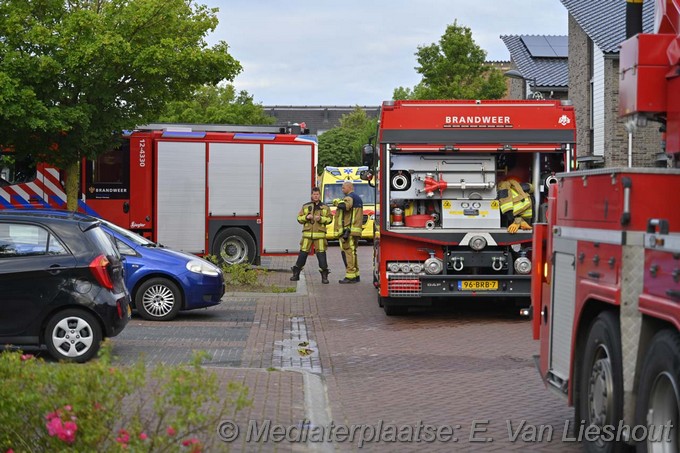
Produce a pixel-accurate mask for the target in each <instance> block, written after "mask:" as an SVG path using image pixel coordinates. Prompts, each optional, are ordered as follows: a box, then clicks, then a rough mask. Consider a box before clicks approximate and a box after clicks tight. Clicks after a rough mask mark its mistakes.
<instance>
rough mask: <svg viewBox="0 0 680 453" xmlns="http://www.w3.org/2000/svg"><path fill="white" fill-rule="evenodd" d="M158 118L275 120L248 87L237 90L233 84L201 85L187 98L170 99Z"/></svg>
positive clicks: (180, 120)
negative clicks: (247, 89) (256, 102)
mask: <svg viewBox="0 0 680 453" xmlns="http://www.w3.org/2000/svg"><path fill="white" fill-rule="evenodd" d="M158 121H161V122H165V123H204V124H248V125H251V124H274V122H275V121H276V119H275V118H274V117H272V116H270V115H267V114H266V113H265V112H264V110H263V108H262V105H260V104H255V103H254V102H253V97H252V96H251V95H249V94H248V92H247V91H239V92H238V93H237V92H236V89H235V88H234V86H233V85H232V84H227V85H224V86H210V85H204V86H202V87H200V88H198V89H197V90H196V91H195V92H194V95H193V96H192V97H191V98H190V99H185V100H178V101H172V102H169V103H168V104H167V105H166V107H165V110H164V112H163V113H162V114H161V115H160V116H159V117H158Z"/></svg>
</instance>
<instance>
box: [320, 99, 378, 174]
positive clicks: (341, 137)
mask: <svg viewBox="0 0 680 453" xmlns="http://www.w3.org/2000/svg"><path fill="white" fill-rule="evenodd" d="M377 124H378V119H377V118H369V117H368V116H367V115H366V112H365V111H364V110H362V109H361V108H360V107H356V108H355V109H354V110H353V111H352V112H351V113H348V114H346V115H343V116H342V118H340V125H339V126H337V127H334V128H333V129H330V130H329V131H327V132H324V133H323V134H321V135H320V136H319V167H318V168H319V170H322V169H323V168H324V167H326V166H328V165H331V166H336V167H353V166H358V165H361V147H362V146H363V145H365V144H366V143H368V141H369V139H370V138H371V137H372V136H374V135H375V133H376V128H377Z"/></svg>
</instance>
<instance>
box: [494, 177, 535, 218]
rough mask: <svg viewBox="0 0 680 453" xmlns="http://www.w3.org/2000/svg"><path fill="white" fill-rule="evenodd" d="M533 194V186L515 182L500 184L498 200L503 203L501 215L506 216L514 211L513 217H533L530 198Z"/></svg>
mask: <svg viewBox="0 0 680 453" xmlns="http://www.w3.org/2000/svg"><path fill="white" fill-rule="evenodd" d="M525 190H526V191H525ZM527 192H528V193H527ZM532 192H533V187H532V185H531V184H520V183H518V182H517V181H513V180H510V181H502V182H500V183H499V184H498V199H499V200H500V203H501V213H503V214H505V213H506V212H509V211H511V210H512V215H513V216H515V217H527V218H529V217H532V216H533V211H532V209H531V196H529V193H532Z"/></svg>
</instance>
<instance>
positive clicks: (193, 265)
mask: <svg viewBox="0 0 680 453" xmlns="http://www.w3.org/2000/svg"><path fill="white" fill-rule="evenodd" d="M187 270H188V271H189V272H194V273H196V274H203V275H210V276H211V277H217V276H218V275H220V270H219V268H218V267H217V266H214V265H212V264H210V263H209V262H207V261H199V260H191V261H189V262H188V263H187Z"/></svg>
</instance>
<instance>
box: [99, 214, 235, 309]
mask: <svg viewBox="0 0 680 453" xmlns="http://www.w3.org/2000/svg"><path fill="white" fill-rule="evenodd" d="M102 229H103V230H104V231H105V232H106V233H108V234H109V235H110V236H111V237H112V238H113V240H114V242H115V243H116V245H117V246H118V250H119V251H120V254H121V255H123V256H124V257H125V264H124V265H125V285H126V286H127V288H128V290H129V291H130V295H131V298H132V302H133V305H134V306H135V308H136V309H137V313H138V314H139V315H140V316H142V317H143V318H145V319H149V320H153V321H168V320H170V319H173V318H174V317H176V316H177V313H178V312H179V311H180V310H194V309H196V308H204V307H209V306H212V305H217V304H219V303H220V301H221V299H222V296H223V295H224V291H225V285H224V275H223V273H222V270H221V269H220V268H219V267H217V266H216V265H214V264H212V263H210V262H208V261H206V260H204V259H203V258H199V257H197V256H195V255H191V254H188V253H183V252H178V251H175V250H171V249H168V248H165V247H163V246H161V245H159V244H156V243H155V242H152V241H150V240H148V239H146V238H144V237H142V236H140V235H138V234H136V233H133V232H132V231H128V230H126V229H124V228H121V227H119V226H117V225H115V224H113V223H111V222H108V221H106V220H102Z"/></svg>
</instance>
